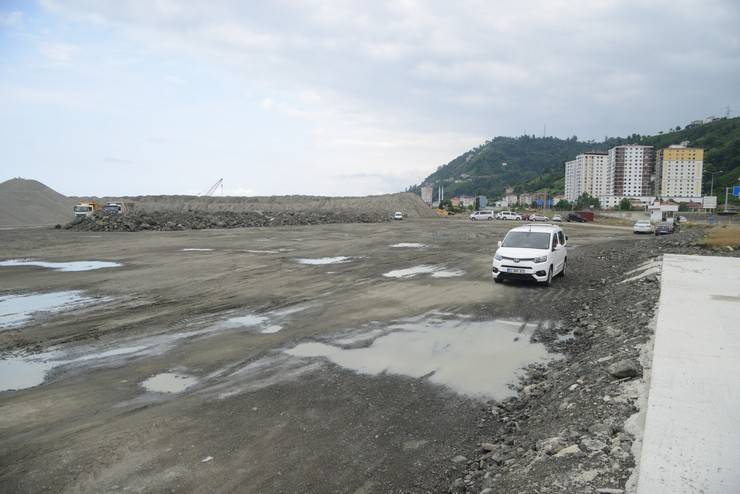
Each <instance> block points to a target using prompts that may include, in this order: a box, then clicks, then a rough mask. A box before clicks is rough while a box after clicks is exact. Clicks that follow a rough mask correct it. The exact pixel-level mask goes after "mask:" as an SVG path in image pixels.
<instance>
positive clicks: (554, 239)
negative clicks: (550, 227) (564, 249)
mask: <svg viewBox="0 0 740 494" xmlns="http://www.w3.org/2000/svg"><path fill="white" fill-rule="evenodd" d="M556 245H558V236H557V235H553V236H552V248H553V249H554V248H555V246H556Z"/></svg>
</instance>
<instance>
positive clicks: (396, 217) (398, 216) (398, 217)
mask: <svg viewBox="0 0 740 494" xmlns="http://www.w3.org/2000/svg"><path fill="white" fill-rule="evenodd" d="M393 219H394V220H402V219H403V213H402V212H401V211H396V212H395V213H393Z"/></svg>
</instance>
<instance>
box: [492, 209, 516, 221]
mask: <svg viewBox="0 0 740 494" xmlns="http://www.w3.org/2000/svg"><path fill="white" fill-rule="evenodd" d="M496 219H497V220H518V221H521V220H522V215H521V214H519V213H515V212H514V211H499V212H498V213H496Z"/></svg>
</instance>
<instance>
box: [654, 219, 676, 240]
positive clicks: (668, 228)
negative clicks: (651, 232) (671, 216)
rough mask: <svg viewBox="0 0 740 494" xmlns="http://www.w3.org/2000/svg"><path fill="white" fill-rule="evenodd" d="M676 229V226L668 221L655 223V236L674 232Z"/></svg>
mask: <svg viewBox="0 0 740 494" xmlns="http://www.w3.org/2000/svg"><path fill="white" fill-rule="evenodd" d="M675 231H676V228H675V226H674V224H673V223H669V222H667V221H664V222H662V223H658V224H657V225H655V236H656V237H657V236H659V235H670V234H671V233H674V232H675Z"/></svg>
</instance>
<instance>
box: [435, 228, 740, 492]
mask: <svg viewBox="0 0 740 494" xmlns="http://www.w3.org/2000/svg"><path fill="white" fill-rule="evenodd" d="M701 238H702V232H701V231H698V230H687V231H684V232H681V233H679V234H676V235H671V236H668V237H662V238H655V237H650V238H646V239H641V240H638V241H637V242H634V243H631V242H624V241H621V242H620V241H612V242H607V243H602V244H596V245H592V246H585V247H582V248H577V249H573V250H572V252H571V253H569V254H570V255H569V262H568V270H569V272H568V274H567V276H566V277H565V278H562V279H559V280H556V281H555V283H554V284H553V287H552V288H550V289H542V290H540V291H539V294H540V296H541V297H542V298H546V295H545V294H547V293H548V292H547V290H558V289H559V290H560V292H559V293H560V295H557V296H556V298H555V299H554V300H552V301H546V302H544V303H531V304H530V305H531V307H532V314H531V317H533V318H540V319H550V320H557V321H559V324H557V325H555V326H554V327H552V328H550V329H543V330H542V331H541V332H539V333H536V334H535V335H534V336H533V339H536V340H538V341H541V342H543V343H544V344H546V345H547V346H548V348H549V349H550V350H552V351H554V352H559V353H561V354H563V356H564V358H562V359H560V360H556V361H553V362H551V363H549V364H546V365H544V364H537V365H533V366H530V367H529V368H528V372H527V377H526V378H525V379H524V380H523V381H522V382H521V383H520V385H519V386H517V390H518V391H519V394H518V396H517V397H514V398H510V399H507V400H505V401H503V402H500V403H497V402H493V401H492V402H488V403H487V405H486V406H485V407H482V408H481V410H480V415H479V421H478V424H477V428H478V433H477V437H478V439H479V442H478V448H477V449H475V450H471V451H460V452H459V454H457V455H456V456H454V457H452V458H450V463H449V464H450V466H449V468H448V470H447V471H446V472H445V475H444V478H443V479H442V480H441V484H440V486H439V488H438V491H439V492H455V493H457V492H473V493H487V494H488V493H525V492H526V493H529V492H538V493H542V492H552V493H570V492H579V493H602V494H618V493H623V492H630V491H629V483H630V482H633V481H634V479H632V480H630V475H631V474H632V471H633V469H634V466H635V458H634V453H633V451H632V447H633V442H634V441H635V440H636V436H635V434H637V436H638V440H639V436H640V435H641V425H639V423H638V422H637V415H635V414H636V412H637V411H638V409H639V400H640V399H643V400H644V399H645V398H644V397H645V393H644V391H645V389H646V383H645V381H644V379H643V376H645V377H647V376H649V372H650V369H649V368H650V362H651V357H650V352H651V351H652V341H651V337H652V334H653V324H654V317H655V315H656V314H655V309H656V306H657V302H658V298H659V294H660V275H659V273H657V272H655V270H652V271H647V270H645V266H648V267H649V266H654V265H655V262H659V261H660V258H661V255H662V254H663V253H681V254H698V255H728V256H737V255H738V254H739V252H738V251H730V250H729V249H712V250H707V249H703V248H701V247H700V246H699V245H698V242H699V241H700V239H701ZM631 270H636V271H635V272H633V273H632V274H628V272H629V271H631ZM642 270H645V271H646V273H647V274H646V275H645V276H643V277H639V276H638V277H635V275H637V274H639V273H640V272H641V271H642ZM630 278H631V280H629V279H630ZM625 280H628V281H625ZM536 291H537V289H536V288H533V289H532V290H526V292H527V293H526V294H525V296H526V297H527V298H528V299H529V300H530V301H531V302H534V301H536V300H537V299H538V295H537V293H535V292H536ZM486 310H493V309H486ZM484 312H485V311H484ZM628 480H629V482H628ZM625 489H627V490H625Z"/></svg>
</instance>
